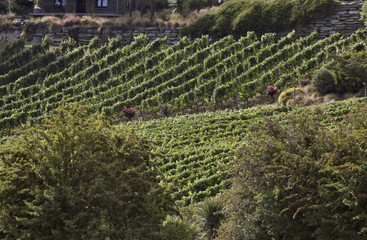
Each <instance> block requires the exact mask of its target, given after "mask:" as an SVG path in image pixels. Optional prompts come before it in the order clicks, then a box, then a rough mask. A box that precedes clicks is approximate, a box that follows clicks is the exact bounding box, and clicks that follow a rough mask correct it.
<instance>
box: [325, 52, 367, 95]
mask: <svg viewBox="0 0 367 240" xmlns="http://www.w3.org/2000/svg"><path fill="white" fill-rule="evenodd" d="M334 59H335V60H336V61H337V64H336V65H335V66H334V67H333V68H332V71H333V73H334V76H335V90H336V92H338V93H345V92H358V91H359V90H361V88H362V87H363V85H364V84H365V82H366V80H367V54H366V52H365V51H360V52H358V53H351V52H348V53H346V54H344V55H343V56H342V57H338V56H334Z"/></svg>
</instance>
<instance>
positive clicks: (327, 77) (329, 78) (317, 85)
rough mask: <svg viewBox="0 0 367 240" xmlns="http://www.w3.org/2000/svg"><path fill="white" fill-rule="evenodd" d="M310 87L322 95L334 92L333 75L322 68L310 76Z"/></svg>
mask: <svg viewBox="0 0 367 240" xmlns="http://www.w3.org/2000/svg"><path fill="white" fill-rule="evenodd" d="M312 87H313V88H314V89H315V90H316V91H318V92H319V93H321V94H322V95H325V94H328V93H332V92H335V77H334V75H333V74H332V73H331V72H330V71H329V70H327V69H325V68H322V69H320V70H318V71H316V72H315V74H314V75H313V76H312Z"/></svg>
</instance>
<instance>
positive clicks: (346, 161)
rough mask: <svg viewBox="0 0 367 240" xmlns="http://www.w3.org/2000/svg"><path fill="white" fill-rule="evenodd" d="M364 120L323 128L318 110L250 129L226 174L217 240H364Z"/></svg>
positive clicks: (352, 116) (357, 116) (356, 116)
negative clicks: (229, 183)
mask: <svg viewBox="0 0 367 240" xmlns="http://www.w3.org/2000/svg"><path fill="white" fill-rule="evenodd" d="M365 113H366V108H363V109H360V110H358V111H354V112H351V113H349V114H348V115H347V116H345V117H343V120H344V121H340V122H339V123H336V122H335V121H333V123H332V124H328V126H325V123H322V122H320V121H319V120H317V119H321V118H322V112H320V111H317V109H315V110H313V111H311V110H308V111H306V112H304V113H300V114H298V116H297V115H294V116H293V117H291V118H288V119H287V118H285V117H280V118H278V119H273V120H267V121H266V123H265V124H262V125H259V126H257V127H256V126H255V127H254V130H255V129H256V131H250V132H249V133H248V134H247V136H246V137H245V138H246V142H245V144H244V147H243V148H242V149H241V150H239V151H238V153H237V161H235V163H234V164H232V167H231V173H232V176H233V179H232V187H231V189H230V190H229V191H227V192H226V193H225V195H226V199H227V200H226V206H225V208H226V212H227V216H228V218H227V220H226V222H225V223H224V224H223V226H222V228H221V229H220V231H219V232H220V237H219V238H218V239H260V240H261V239H330V240H331V239H366V237H367V235H366V228H365V223H366V220H367V215H366V214H365V212H366V210H367V194H366V192H367V188H366V180H367V164H366V162H365V159H366V157H367V153H366V149H367V142H366V141H365V139H366V137H367V125H366V120H367V119H366V114H365ZM340 120H342V119H340ZM259 128H260V130H259Z"/></svg>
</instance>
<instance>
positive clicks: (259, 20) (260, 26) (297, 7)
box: [181, 0, 336, 36]
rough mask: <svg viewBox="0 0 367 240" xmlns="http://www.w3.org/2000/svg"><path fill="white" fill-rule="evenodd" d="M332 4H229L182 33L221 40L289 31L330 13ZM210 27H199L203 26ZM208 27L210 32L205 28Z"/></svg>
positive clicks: (320, 0) (256, 0)
mask: <svg viewBox="0 0 367 240" xmlns="http://www.w3.org/2000/svg"><path fill="white" fill-rule="evenodd" d="M335 3H336V2H335V1H334V0H270V1H264V0H232V1H228V2H226V3H224V4H223V5H221V6H220V7H219V8H218V10H217V11H216V12H214V13H209V15H210V16H204V17H203V18H204V19H199V20H198V21H197V22H195V23H194V24H192V25H190V26H188V27H185V28H183V29H182V32H181V34H182V35H191V36H200V35H201V34H212V35H217V36H224V35H228V34H234V35H237V36H241V35H244V33H246V32H247V31H255V32H256V33H257V34H259V35H260V34H264V33H266V32H273V31H278V30H284V29H289V28H290V27H292V26H294V25H295V24H302V23H304V22H305V21H307V20H308V19H312V18H318V17H322V16H324V15H326V14H330V13H332V12H333V11H332V9H333V6H334V5H335ZM209 21H211V24H210V25H209V24H205V25H202V23H203V22H205V23H207V22H209ZM208 26H209V28H208Z"/></svg>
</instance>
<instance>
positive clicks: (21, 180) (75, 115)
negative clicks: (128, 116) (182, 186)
mask: <svg viewBox="0 0 367 240" xmlns="http://www.w3.org/2000/svg"><path fill="white" fill-rule="evenodd" d="M149 148H150V147H149V143H148V142H147V141H145V140H143V139H140V138H138V137H137V136H136V135H134V134H132V133H129V130H126V129H123V128H122V127H113V126H111V125H109V124H108V123H107V120H106V119H104V118H103V117H102V116H101V115H89V114H88V112H87V107H84V106H78V105H77V104H70V105H66V106H64V108H61V109H57V110H54V112H53V114H52V115H51V116H50V117H48V118H47V119H45V120H44V121H43V123H42V124H41V125H37V126H34V127H31V128H29V129H28V130H24V131H21V132H20V135H19V136H18V137H17V138H16V139H14V140H12V141H8V142H7V143H5V145H3V146H0V165H1V168H0V238H1V239H155V235H156V234H159V231H160V226H161V223H162V221H163V220H164V218H165V216H166V214H168V213H170V211H168V209H169V208H172V207H173V204H172V202H171V201H170V198H169V197H168V195H167V194H166V193H165V192H166V191H165V190H164V189H162V188H161V187H160V186H159V181H158V179H157V178H156V170H155V169H156V168H155V166H154V165H153V162H152V160H154V158H155V156H154V155H152V154H151V153H150V150H149Z"/></svg>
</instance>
